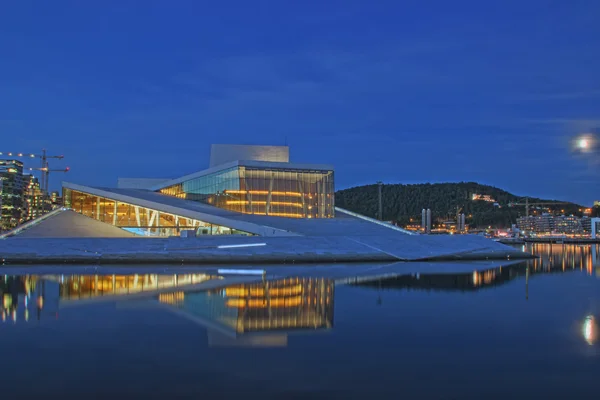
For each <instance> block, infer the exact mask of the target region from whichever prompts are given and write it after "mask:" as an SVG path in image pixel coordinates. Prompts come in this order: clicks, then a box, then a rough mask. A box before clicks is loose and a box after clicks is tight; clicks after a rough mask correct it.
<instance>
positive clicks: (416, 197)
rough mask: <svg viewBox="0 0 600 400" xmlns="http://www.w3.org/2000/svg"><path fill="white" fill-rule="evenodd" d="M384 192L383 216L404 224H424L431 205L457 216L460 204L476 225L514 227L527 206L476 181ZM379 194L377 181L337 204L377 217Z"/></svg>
mask: <svg viewBox="0 0 600 400" xmlns="http://www.w3.org/2000/svg"><path fill="white" fill-rule="evenodd" d="M382 194H383V195H382V198H383V219H384V220H387V221H390V220H392V221H397V222H398V223H399V224H401V225H406V224H408V223H410V219H411V218H412V219H413V223H420V221H421V210H422V209H423V208H430V209H431V212H432V215H433V217H434V219H438V218H439V219H454V217H455V215H456V207H457V206H458V207H462V212H464V213H465V215H466V217H467V218H466V219H467V223H468V224H470V225H471V226H472V227H483V226H489V225H493V226H496V227H510V225H511V223H515V221H516V219H517V218H518V217H519V216H521V215H524V214H525V207H523V206H514V207H509V203H514V202H524V201H525V198H524V197H520V196H515V195H514V194H511V193H509V192H507V191H505V190H502V189H498V188H496V187H493V186H487V185H480V184H478V183H475V182H460V183H435V184H430V183H425V184H417V185H400V184H393V185H383V188H382ZM473 194H477V195H489V196H490V197H491V198H492V199H494V200H495V201H496V202H497V203H498V206H496V205H494V203H493V202H489V201H483V200H473V199H472V196H473ZM377 196H378V190H377V185H376V184H375V185H367V186H359V187H354V188H350V189H345V190H340V191H338V192H336V195H335V203H336V206H337V207H341V208H345V209H348V210H351V211H354V212H357V213H360V214H364V215H367V216H370V217H374V218H375V217H376V216H377V208H378V197H377ZM552 201H554V200H543V199H538V198H533V197H530V198H529V202H530V203H535V202H552ZM551 208H552V210H556V211H559V212H560V211H562V210H564V214H566V215H571V214H574V215H581V212H580V209H581V206H579V205H577V204H574V203H569V204H560V205H556V206H552V207H551ZM530 210H534V206H531V207H530ZM532 212H533V211H532Z"/></svg>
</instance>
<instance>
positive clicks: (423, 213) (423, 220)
mask: <svg viewBox="0 0 600 400" xmlns="http://www.w3.org/2000/svg"><path fill="white" fill-rule="evenodd" d="M421 229H422V230H423V231H426V230H427V210H425V209H423V210H422V211H421Z"/></svg>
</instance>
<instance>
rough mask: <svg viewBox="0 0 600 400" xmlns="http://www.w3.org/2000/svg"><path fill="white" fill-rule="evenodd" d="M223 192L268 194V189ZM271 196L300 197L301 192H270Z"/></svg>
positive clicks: (228, 191)
mask: <svg viewBox="0 0 600 400" xmlns="http://www.w3.org/2000/svg"><path fill="white" fill-rule="evenodd" d="M224 192H225V193H231V194H248V193H249V194H265V195H268V194H269V191H268V190H225V191H224ZM271 195H273V196H292V197H302V193H299V192H271Z"/></svg>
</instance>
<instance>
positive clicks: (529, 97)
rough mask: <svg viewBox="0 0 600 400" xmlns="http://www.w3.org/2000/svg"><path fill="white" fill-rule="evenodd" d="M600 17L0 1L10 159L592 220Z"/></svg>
mask: <svg viewBox="0 0 600 400" xmlns="http://www.w3.org/2000/svg"><path fill="white" fill-rule="evenodd" d="M598 15H600V2H598V1H594V0H590V1H576V0H572V1H536V0H528V1H518V2H517V1H512V0H505V1H490V2H482V1H453V2H447V1H443V0H435V1H434V0H432V1H414V2H411V1H409V2H401V1H397V0H396V1H387V0H378V1H353V0H343V1H309V0H304V1H260V0H255V1H251V2H249V1H242V0H236V1H233V0H231V1H226V0H223V1H219V2H208V1H197V0H196V1H185V0H178V1H150V0H148V1H127V0H120V1H108V2H91V1H86V2H83V1H64V0H56V1H42V0H39V1H26V0H22V1H4V2H1V3H0V151H16V152H20V151H22V152H38V151H39V149H41V148H44V147H45V148H48V150H49V151H50V152H54V153H61V154H64V155H65V156H66V160H65V162H64V163H63V164H60V163H55V164H54V165H55V166H56V167H58V166H60V165H69V166H70V167H71V172H69V175H68V176H66V177H64V178H63V177H62V176H58V175H55V176H54V177H53V178H52V180H53V186H55V187H58V185H59V183H60V180H61V179H65V180H68V181H72V182H76V183H84V184H90V185H98V186H100V185H104V186H111V185H115V184H116V179H117V177H119V176H128V177H153V176H159V177H175V176H178V175H181V174H185V173H189V172H193V171H195V170H198V169H202V168H203V167H205V166H207V164H208V154H209V148H210V144H211V143H241V144H284V143H285V142H286V141H287V143H288V144H289V145H290V146H291V157H292V161H297V162H314V163H330V164H333V165H334V166H335V168H336V186H337V188H346V187H351V186H357V185H361V184H367V183H373V182H375V181H377V180H382V181H384V182H386V183H417V182H442V181H478V182H481V183H486V184H491V185H494V186H498V187H501V188H504V189H507V190H509V191H512V192H515V193H516V194H520V195H531V196H536V197H547V198H559V199H565V200H572V201H578V202H582V203H586V204H591V202H592V201H593V200H595V199H600V168H599V166H598V163H597V157H574V156H573V155H572V154H571V153H570V151H569V140H570V138H571V137H573V135H576V134H578V133H581V132H587V131H590V130H594V129H597V128H598V127H600V107H599V106H600V77H599V75H598V71H600V53H599V52H598V48H600V25H599V24H598V18H597V16H598Z"/></svg>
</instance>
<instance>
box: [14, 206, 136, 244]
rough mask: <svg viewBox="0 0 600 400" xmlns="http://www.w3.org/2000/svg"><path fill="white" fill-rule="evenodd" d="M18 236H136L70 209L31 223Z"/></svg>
mask: <svg viewBox="0 0 600 400" xmlns="http://www.w3.org/2000/svg"><path fill="white" fill-rule="evenodd" d="M16 236H17V237H19V238H48V237H50V238H124V237H136V235H135V234H133V233H131V232H127V231H125V230H123V229H121V228H117V227H115V226H112V225H109V224H105V223H104V222H100V221H97V220H95V219H93V218H89V217H86V216H85V215H82V214H79V213H77V212H75V211H72V210H63V211H61V212H58V213H56V214H54V215H52V216H51V217H49V218H46V219H44V220H42V221H40V222H39V223H37V224H35V223H34V224H31V225H30V226H29V227H28V228H26V229H23V230H22V231H21V232H19V233H17V235H16Z"/></svg>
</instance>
